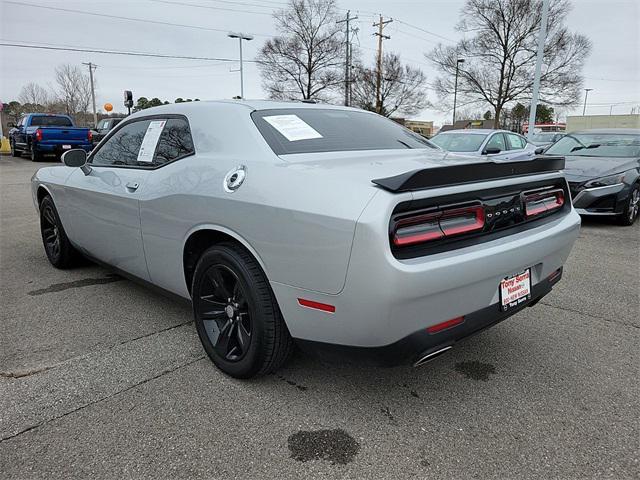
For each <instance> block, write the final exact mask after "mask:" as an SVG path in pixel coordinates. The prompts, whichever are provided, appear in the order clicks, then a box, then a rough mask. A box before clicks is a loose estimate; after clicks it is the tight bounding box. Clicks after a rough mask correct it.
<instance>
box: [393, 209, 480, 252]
mask: <svg viewBox="0 0 640 480" xmlns="http://www.w3.org/2000/svg"><path fill="white" fill-rule="evenodd" d="M456 220H458V223H459V222H462V223H461V224H449V225H448V224H447V223H453V222H455V221H456ZM484 222H485V217H484V208H483V207H482V206H481V205H473V206H470V207H463V208H451V209H449V210H446V209H445V210H442V211H440V212H435V213H429V214H426V215H418V216H415V217H409V218H403V219H402V220H399V221H398V222H397V223H396V225H395V228H394V232H393V243H394V245H396V246H398V247H402V246H406V245H413V244H416V243H423V242H428V241H431V240H438V239H440V238H443V237H448V236H453V235H458V234H461V233H469V232H475V231H478V230H482V229H483V228H484ZM420 226H423V228H422V231H420V230H421V229H420ZM411 228H413V230H415V231H414V232H411V231H409V232H407V231H406V230H409V229H411ZM403 229H404V230H405V232H404V234H403V231H402V230H403Z"/></svg>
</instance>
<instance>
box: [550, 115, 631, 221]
mask: <svg viewBox="0 0 640 480" xmlns="http://www.w3.org/2000/svg"><path fill="white" fill-rule="evenodd" d="M545 153H546V154H548V155H562V156H564V157H565V161H566V168H565V170H564V173H565V175H566V177H567V180H568V181H569V187H570V189H571V196H572V197H573V205H574V207H575V208H576V210H577V211H578V213H579V214H581V215H599V216H609V217H615V218H616V219H617V220H618V222H619V223H621V224H622V225H632V224H633V223H634V222H635V221H636V220H637V218H638V213H639V211H640V130H639V129H624V128H611V129H602V130H585V131H582V132H571V133H569V134H567V135H566V136H565V137H563V138H561V139H560V140H559V141H558V142H557V143H555V144H553V145H552V146H551V147H549V148H548V149H547V151H546V152H545Z"/></svg>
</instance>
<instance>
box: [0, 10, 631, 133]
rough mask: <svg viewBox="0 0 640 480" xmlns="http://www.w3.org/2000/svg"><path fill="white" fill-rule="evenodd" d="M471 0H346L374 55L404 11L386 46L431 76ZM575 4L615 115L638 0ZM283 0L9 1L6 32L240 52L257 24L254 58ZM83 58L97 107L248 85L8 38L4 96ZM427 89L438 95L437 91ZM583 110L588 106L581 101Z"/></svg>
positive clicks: (234, 77) (202, 68)
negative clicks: (379, 28) (380, 30)
mask: <svg viewBox="0 0 640 480" xmlns="http://www.w3.org/2000/svg"><path fill="white" fill-rule="evenodd" d="M551 1H553V0H551ZM463 4H464V1H463V0H446V1H443V0H422V1H420V0H415V1H392V0H384V1H381V0H341V1H340V2H339V6H340V8H341V9H344V13H346V9H351V11H352V14H355V15H358V17H359V20H358V21H357V22H358V25H357V26H358V27H359V28H360V32H359V35H358V40H359V42H360V45H361V48H362V54H363V57H364V58H363V59H364V60H365V61H366V60H369V61H373V56H374V51H375V47H376V39H375V37H374V36H373V35H372V33H373V31H374V29H373V27H372V25H371V24H372V22H373V20H374V14H375V13H378V12H379V13H382V14H383V15H384V16H385V17H391V18H394V19H395V20H396V21H395V22H393V23H391V24H390V25H389V26H388V27H387V28H386V30H385V33H386V34H388V35H390V36H391V39H390V40H387V41H385V43H384V48H385V49H386V50H387V51H394V52H398V53H400V54H401V58H402V59H403V60H404V61H406V62H408V63H411V64H413V65H414V66H419V67H420V68H422V69H423V71H424V72H425V73H426V74H427V76H428V81H429V82H431V81H432V80H433V79H434V77H435V76H436V72H435V71H434V70H433V68H432V67H431V66H430V65H429V62H428V61H427V60H425V58H424V53H425V52H428V51H429V50H431V49H432V48H433V47H434V45H435V44H436V43H438V42H440V41H442V42H444V43H447V42H448V43H454V41H455V40H457V39H459V38H460V35H459V34H458V33H457V32H456V30H455V25H456V23H457V21H458V18H459V13H460V8H461V7H462V5H463ZM573 4H574V8H573V11H572V12H571V14H570V15H569V18H568V26H569V28H570V29H571V30H572V31H575V32H579V33H582V34H585V35H587V36H588V37H589V38H590V39H591V40H592V42H593V51H592V54H591V56H590V57H589V59H588V61H587V64H586V68H585V70H584V75H585V77H586V80H585V86H586V87H589V88H593V89H594V90H593V91H592V92H590V94H589V104H588V106H587V113H588V114H608V113H609V112H610V109H611V106H610V105H612V104H615V105H614V106H613V113H629V112H630V110H631V108H632V107H633V106H639V105H640V34H639V30H640V29H639V28H638V27H639V26H640V1H639V0H599V1H598V0H574V2H573ZM37 6H46V7H50V8H38V7H37ZM282 6H284V0H281V1H276V0H225V1H222V0H131V1H126V0H108V1H104V2H102V1H100V0H95V1H81V0H26V1H21V0H15V1H13V0H0V39H1V40H0V42H4V43H7V42H8V43H28V44H31V45H36V44H40V45H55V46H69V47H81V48H91V49H109V50H121V51H135V52H146V53H148V52H151V53H160V54H168V55H182V56H196V57H211V58H228V59H237V58H238V43H237V40H232V39H230V38H227V36H226V32H227V31H229V30H232V31H242V32H246V33H251V34H254V35H255V39H254V40H253V41H251V42H246V43H245V44H244V45H245V48H244V58H245V59H246V60H251V59H253V58H254V57H255V55H256V52H257V50H258V49H259V48H260V46H261V45H262V44H263V43H264V41H265V39H266V38H268V36H270V35H273V34H274V33H275V32H274V29H273V19H272V17H271V12H272V11H273V10H274V9H277V8H279V7H282ZM54 9H64V10H77V11H84V12H94V13H99V14H106V15H112V16H120V17H130V18H138V19H145V20H147V21H155V22H160V23H157V24H154V23H146V22H138V21H130V20H125V19H116V18H105V17H100V16H92V15H86V14H81V13H74V12H71V11H60V10H54ZM341 11H342V10H341ZM162 22H167V23H173V24H182V25H185V26H171V25H164V24H161V23H162ZM402 22H408V23H410V24H412V25H416V26H418V27H421V28H422V29H424V30H427V31H429V32H431V33H433V34H435V35H431V34H429V33H426V32H423V31H420V30H417V29H415V28H412V27H410V26H408V25H406V24H405V23H402ZM193 27H198V28H193ZM436 35H437V36H436ZM438 36H440V37H443V38H444V39H447V40H444V39H443V38H439V37H438ZM82 62H93V63H96V64H97V65H98V69H97V71H96V78H97V82H98V90H97V103H98V106H99V107H101V106H102V105H103V104H104V103H105V102H111V103H112V104H113V105H114V107H115V109H116V111H124V107H123V106H122V91H123V90H125V89H129V90H132V91H133V93H134V96H135V97H136V98H137V97H139V96H145V97H148V98H152V97H158V98H160V99H162V100H169V101H173V100H174V99H175V98H177V97H183V98H200V99H203V100H204V99H217V98H230V97H233V96H234V95H238V94H239V89H240V87H239V74H238V73H237V72H231V71H230V70H234V69H237V67H238V64H237V63H225V62H217V61H204V60H180V59H160V58H144V57H131V56H118V55H105V54H97V53H81V52H64V51H51V50H34V49H23V48H14V47H4V46H0V99H1V100H2V101H4V102H7V101H10V100H14V99H16V98H17V96H18V94H19V92H20V88H21V87H22V85H24V84H26V83H28V82H36V83H40V84H42V85H43V86H47V85H52V84H53V70H54V68H55V67H56V65H59V64H63V63H71V64H76V65H81V64H82ZM84 68H87V67H84ZM264 96H265V95H264V92H263V91H262V88H261V85H260V76H259V72H258V69H257V68H256V65H255V64H254V63H251V62H246V63H245V97H246V98H263V97H264ZM429 97H430V99H431V100H435V97H434V95H433V93H432V92H429ZM581 111H582V108H579V109H578V111H577V112H578V113H581ZM567 113H571V112H567ZM450 116H451V114H450V113H449V112H440V111H437V110H425V111H424V112H422V113H421V114H420V115H418V116H417V117H416V118H419V119H424V120H435V121H436V123H437V124H442V123H443V121H446V120H447V119H449V118H450Z"/></svg>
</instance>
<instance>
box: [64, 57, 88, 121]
mask: <svg viewBox="0 0 640 480" xmlns="http://www.w3.org/2000/svg"><path fill="white" fill-rule="evenodd" d="M55 80H56V84H57V91H56V94H57V96H58V99H57V100H58V102H59V103H62V104H63V105H64V110H65V113H67V115H76V114H78V113H84V112H86V111H88V110H89V105H90V104H91V82H90V81H89V75H87V74H85V73H83V71H82V69H80V67H78V66H75V65H69V64H67V65H60V66H58V67H56V70H55Z"/></svg>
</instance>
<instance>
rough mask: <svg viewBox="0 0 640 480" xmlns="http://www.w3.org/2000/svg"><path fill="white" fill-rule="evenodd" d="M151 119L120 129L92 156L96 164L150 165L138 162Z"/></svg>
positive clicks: (93, 162) (92, 161) (92, 160)
mask: <svg viewBox="0 0 640 480" xmlns="http://www.w3.org/2000/svg"><path fill="white" fill-rule="evenodd" d="M149 123H151V120H140V121H138V122H132V123H130V124H128V125H125V126H124V127H122V128H121V129H120V130H118V131H117V132H116V133H115V134H114V135H113V136H112V137H111V138H110V139H109V140H107V142H106V143H105V144H104V145H103V146H102V147H101V148H100V149H99V150H98V151H97V152H96V153H95V154H94V155H93V156H92V157H91V163H92V164H94V165H131V166H136V167H137V166H142V167H148V166H150V165H149V163H146V162H145V163H138V152H139V151H140V146H141V145H142V139H143V138H144V135H145V133H147V128H148V127H149Z"/></svg>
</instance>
